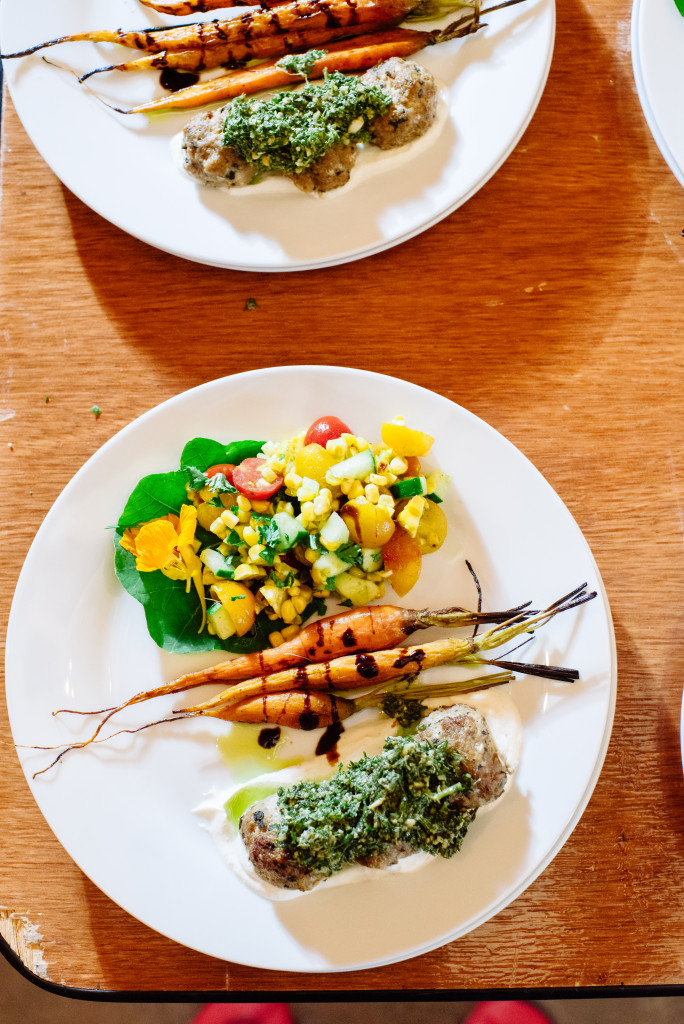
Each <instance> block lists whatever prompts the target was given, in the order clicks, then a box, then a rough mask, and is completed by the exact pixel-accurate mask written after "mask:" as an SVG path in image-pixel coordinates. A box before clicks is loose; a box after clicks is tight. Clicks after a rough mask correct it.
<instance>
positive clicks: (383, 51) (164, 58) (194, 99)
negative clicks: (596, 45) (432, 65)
mask: <svg viewBox="0 0 684 1024" xmlns="http://www.w3.org/2000/svg"><path fill="white" fill-rule="evenodd" d="M473 24H474V22H473V21H472V20H471V19H461V20H460V21H458V22H454V23H453V24H452V25H450V26H449V27H448V28H446V29H443V30H442V31H441V32H438V31H432V32H420V31H417V30H415V29H408V28H394V29H386V30H385V31H380V30H378V31H377V32H374V33H372V34H368V35H360V36H357V37H356V38H354V39H352V40H351V41H350V40H349V36H350V32H349V30H342V32H343V33H344V36H345V39H344V40H342V41H341V42H332V43H331V42H329V40H330V35H324V34H323V33H324V32H325V31H327V30H323V31H322V32H321V35H320V38H319V37H318V36H317V34H316V33H313V32H309V31H308V30H307V32H306V33H305V34H303V36H302V39H303V38H304V36H305V38H306V42H305V43H304V46H302V44H301V43H300V42H299V41H298V40H297V39H296V38H295V37H294V36H293V35H292V34H290V35H287V36H267V37H265V38H263V39H259V40H254V41H253V43H250V44H235V45H233V46H231V47H230V48H229V50H228V49H227V48H222V49H221V51H219V50H218V49H214V50H212V51H208V52H203V53H202V54H201V55H200V52H199V51H194V52H193V51H186V52H185V53H177V54H164V55H158V56H157V57H143V58H141V59H139V60H135V61H129V62H128V63H126V64H118V65H112V66H110V67H105V68H98V69H97V71H98V72H99V71H132V70H144V69H150V68H153V67H156V68H158V67H169V66H172V67H177V68H182V69H183V70H187V71H192V70H201V69H202V68H206V67H217V66H219V65H221V64H226V63H229V62H230V61H232V62H234V63H239V62H240V60H244V59H249V56H256V53H255V48H256V49H258V50H259V55H260V56H263V57H266V56H268V55H269V53H267V51H275V53H274V57H275V59H273V60H271V61H268V62H267V63H264V64H260V65H257V66H256V67H252V68H248V69H246V70H244V71H238V72H233V73H232V74H229V75H223V76H221V77H219V78H212V79H209V80H208V81H206V82H198V83H197V84H196V85H190V86H188V87H187V88H186V89H179V90H178V91H177V92H174V93H173V94H172V95H171V96H162V97H161V98H160V99H158V100H152V101H150V102H149V103H141V104H139V105H138V106H136V107H131V108H129V109H128V110H123V109H121V108H118V107H117V108H116V109H117V111H118V112H119V113H122V114H140V113H155V112H162V111H166V110H186V109H190V108H195V107H201V106H204V105H205V104H208V103H218V102H221V101H223V100H228V99H232V98H234V97H235V96H240V95H242V94H250V93H255V92H261V91H262V90H264V89H277V88H280V87H282V86H287V85H291V84H293V83H294V82H298V81H301V80H302V79H303V78H304V76H303V75H293V74H290V73H288V72H286V71H284V70H283V69H282V68H281V67H279V66H278V63H277V60H278V59H279V58H280V57H282V56H284V55H285V54H286V53H292V52H297V51H298V50H302V49H303V48H306V47H308V48H313V47H315V46H317V45H324V46H325V48H326V54H325V56H324V57H321V58H320V59H319V60H317V61H315V62H314V63H313V64H312V66H311V69H310V70H309V71H307V74H306V78H308V79H312V80H313V79H316V78H322V77H323V75H324V73H325V72H326V71H327V72H332V71H365V70H366V69H367V68H371V67H375V65H376V64H380V63H381V62H382V61H384V60H388V59H389V58H390V57H410V56H411V55H412V54H414V53H418V51H419V50H422V49H424V48H425V47H426V46H434V45H435V44H437V43H442V42H446V40H448V39H455V38H457V37H459V36H463V35H468V34H469V33H471V32H473V31H474V30H475V29H474V28H473ZM247 45H249V47H250V50H249V54H246V56H243V54H245V53H246V47H247ZM229 56H230V60H228V57H229ZM224 58H226V59H224ZM207 61H208V62H209V63H207ZM95 73H96V72H89V74H95ZM88 77H89V75H84V76H83V78H82V79H81V81H84V79H85V78H88Z"/></svg>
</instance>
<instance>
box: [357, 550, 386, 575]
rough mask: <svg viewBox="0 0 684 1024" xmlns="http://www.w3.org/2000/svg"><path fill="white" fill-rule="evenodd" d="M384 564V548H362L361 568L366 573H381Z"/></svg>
mask: <svg viewBox="0 0 684 1024" xmlns="http://www.w3.org/2000/svg"><path fill="white" fill-rule="evenodd" d="M383 562H384V559H383V557H382V548H361V568H362V569H363V571H364V572H379V571H380V569H382V566H383Z"/></svg>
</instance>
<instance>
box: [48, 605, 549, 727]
mask: <svg viewBox="0 0 684 1024" xmlns="http://www.w3.org/2000/svg"><path fill="white" fill-rule="evenodd" d="M529 604H530V602H529V601H527V602H526V603H525V604H520V605H518V606H517V607H515V608H508V609H506V610H505V611H491V612H483V611H477V612H473V611H468V610H467V609H466V608H461V607H459V606H454V607H451V608H437V609H433V610H430V609H428V608H424V609H413V608H399V607H398V606H396V605H368V606H366V607H361V608H352V609H350V610H349V611H345V612H340V613H339V614H337V615H329V616H327V617H326V618H323V619H317V620H316V622H312V623H309V625H307V626H304V628H303V629H302V630H300V632H299V633H298V634H297V636H295V637H293V638H292V639H291V640H288V641H287V642H286V643H284V644H280V645H279V646H278V647H271V648H268V649H267V650H265V651H254V652H253V653H251V654H243V655H241V656H239V657H236V658H230V659H228V660H227V661H222V662H220V663H219V664H218V665H212V666H211V667H210V668H206V669H202V670H201V671H199V672H191V673H189V674H187V675H183V676H181V677H180V678H179V679H176V680H174V681H173V682H171V683H166V684H164V685H163V686H158V687H155V688H154V689H152V690H145V691H143V692H142V693H137V694H136V695H135V696H134V697H131V698H130V699H129V700H127V701H125V702H124V703H123V704H120V705H118V706H117V707H111V708H102V709H101V710H99V711H79V710H74V709H71V708H60V709H59V710H58V711H55V712H53V714H55V715H59V714H65V713H70V714H77V715H90V714H97V715H100V714H107V718H106V719H104V721H103V722H101V723H100V728H101V727H102V725H104V723H105V722H106V721H107V720H108V719H109V718H110V717H111V716H112V715H113V714H116V712H117V711H121V710H123V708H127V707H130V705H132V704H139V703H140V702H141V701H146V700H150V699H151V698H153V697H162V696H168V695H169V694H172V693H181V692H183V691H185V690H191V689H193V688H195V687H197V686H205V685H206V684H208V683H227V682H230V683H238V682H242V681H243V680H245V679H251V678H252V677H254V676H256V675H268V674H269V673H271V672H280V671H282V670H283V669H287V668H291V667H292V666H297V665H301V664H303V663H307V662H319V661H329V660H330V659H331V658H334V657H337V656H338V655H339V654H342V653H343V652H346V653H352V652H358V651H364V652H367V651H377V650H379V649H381V648H383V647H395V646H396V645H397V644H400V643H401V642H402V641H403V640H405V639H406V637H408V636H411V634H413V633H415V632H416V631H417V630H420V629H429V628H430V627H432V626H444V627H449V628H456V627H460V626H472V625H477V624H487V623H501V622H506V621H508V620H510V619H511V618H512V617H513V616H516V615H521V614H523V613H525V610H526V609H528V608H529ZM98 732H99V729H98Z"/></svg>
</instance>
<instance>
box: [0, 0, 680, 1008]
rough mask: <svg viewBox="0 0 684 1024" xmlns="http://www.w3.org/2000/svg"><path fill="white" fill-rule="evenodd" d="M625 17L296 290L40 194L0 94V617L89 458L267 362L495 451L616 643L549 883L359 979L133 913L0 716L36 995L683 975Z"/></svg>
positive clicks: (653, 172)
mask: <svg viewBox="0 0 684 1024" xmlns="http://www.w3.org/2000/svg"><path fill="white" fill-rule="evenodd" d="M629 7H630V5H629V4H628V3H625V2H618V0H604V2H603V4H601V5H595V4H589V3H587V2H585V0H567V2H565V3H561V4H560V5H559V10H558V30H557V39H556V49H555V57H554V61H553V66H552V69H551V74H550V77H549V81H548V85H547V88H546V91H545V93H544V96H543V99H542V101H541V103H540V106H539V109H538V111H537V114H536V116H535V117H534V119H533V121H532V123H531V125H530V127H529V128H528V130H527V132H526V134H525V136H524V138H523V140H522V142H521V143H520V145H519V146H518V148H517V149H516V150H515V152H514V153H513V155H512V156H511V157H510V158H509V160H508V161H507V162H506V164H505V165H504V167H503V168H502V169H501V171H500V172H499V173H498V174H496V176H495V177H494V178H493V179H492V180H491V181H490V182H489V183H488V184H487V185H486V187H484V188H483V189H482V190H481V191H480V192H479V193H478V194H477V195H476V196H475V197H474V198H473V199H471V200H470V201H469V202H468V203H467V204H466V205H465V206H464V207H463V208H462V209H460V210H459V211H458V212H456V213H455V214H453V215H452V216H450V217H448V218H447V219H446V220H444V221H443V222H442V223H440V224H439V225H437V226H436V227H434V228H432V229H431V230H430V231H428V232H426V233H424V234H422V235H421V236H419V237H418V238H415V239H413V240H412V241H410V242H408V243H406V244H404V245H403V246H400V247H399V248H396V249H393V250H391V251H389V252H386V253H383V254H381V255H377V256H375V257H373V258H371V259H367V260H364V261H361V262H356V263H352V264H348V265H345V266H341V267H339V268H337V269H328V270H321V271H317V272H309V273H304V274H281V275H268V274H259V273H257V274H247V273H238V272H230V271H222V270H216V269H210V268H206V267H203V266H198V265H193V264H189V263H186V262H182V261H180V260H178V259H176V258H174V257H172V256H169V255H165V254H163V253H161V252H158V251H156V250H154V249H151V248H148V247H147V246H146V245H144V244H142V243H140V242H138V241H136V240H135V239H133V238H131V237H129V236H127V235H125V234H123V233H121V232H120V231H119V230H117V229H116V228H114V227H112V226H110V224H109V223H107V222H105V221H104V220H101V219H100V218H99V217H98V216H96V215H95V214H93V213H92V212H91V211H90V210H89V209H87V208H86V207H85V206H83V205H82V204H81V203H80V202H79V201H78V200H77V199H75V198H74V197H73V195H71V194H70V193H69V192H68V191H67V190H66V189H65V188H64V187H62V185H61V184H60V183H59V182H58V181H57V180H56V179H55V177H54V176H53V175H52V173H51V172H50V170H49V169H48V168H47V167H46V166H45V165H44V163H43V162H42V161H41V159H40V157H39V156H38V155H37V153H36V152H35V150H34V149H33V147H32V145H31V143H30V142H29V141H28V139H27V137H26V135H25V134H24V131H23V130H22V128H21V126H20V124H19V122H18V120H17V117H16V115H15V113H14V111H13V109H12V105H11V103H10V101H9V99H8V98H7V97H5V106H4V116H3V183H2V235H1V239H0V260H1V278H0V281H1V287H2V304H1V308H2V310H3V314H2V331H3V339H4V340H3V372H2V382H1V387H2V395H1V397H0V419H1V420H2V423H1V429H2V435H1V438H2V456H3V458H2V465H3V493H4V496H5V497H4V503H3V504H4V510H5V514H4V516H3V528H2V534H1V536H2V552H3V554H2V560H1V561H0V572H1V573H2V580H3V586H2V598H1V601H2V610H3V615H2V619H3V621H5V620H6V615H7V613H8V611H9V607H10V602H11V598H12V593H13V589H14V585H15V581H16V578H17V574H18V572H19V570H20V567H21V564H22V561H23V558H24V556H25V554H26V552H27V550H28V547H29V545H30V542H31V539H32V537H33V534H34V532H35V530H36V529H37V528H38V526H39V525H40V523H41V521H42V519H43V517H44V515H45V513H46V511H47V509H48V508H49V507H50V505H51V504H52V502H53V501H54V500H55V498H56V497H57V495H58V494H59V492H60V491H61V489H62V488H63V487H64V485H65V484H66V483H67V481H68V480H69V479H70V478H71V477H72V475H73V474H74V472H75V471H76V470H77V469H78V468H79V467H80V466H81V465H82V464H83V462H84V461H85V460H86V459H87V458H88V457H89V456H90V455H91V454H92V453H93V452H94V451H96V449H98V448H99V447H100V445H102V443H103V442H104V441H106V440H107V439H108V438H109V437H111V436H112V435H113V434H114V433H115V432H116V431H117V430H119V429H120V428H121V427H123V426H124V425H125V424H126V423H128V422H129V421H130V420H131V419H132V418H133V417H135V416H137V415H139V414H140V413H142V412H144V411H145V410H147V409H149V408H150V407H152V406H153V405H155V404H157V403H158V402H160V401H162V400H163V399H166V398H168V397H169V396H172V395H174V394H177V393H178V392H180V391H183V390H185V389H186V388H189V387H191V386H194V385H196V384H200V383H202V382H204V381H207V380H210V379H213V378H216V377H220V376H223V375H224V374H225V373H228V372H237V371H242V370H248V369H253V368H257V367H262V366H268V365H271V364H272V363H273V359H274V355H273V353H274V352H277V353H278V356H279V359H280V361H281V362H283V363H291V364H296V363H307V362H308V363H316V362H319V361H322V362H325V363H331V364H335V363H343V364H346V365H349V366H355V367H360V368H363V369H368V370H379V371H382V372H389V373H392V374H394V375H396V376H400V377H404V378H406V379H407V380H410V381H413V382H415V383H416V384H419V385H423V386H425V387H427V388H431V389H434V390H437V391H439V392H440V393H442V394H443V395H445V396H447V397H448V398H450V399H453V400H454V401H456V402H458V403H459V404H461V405H464V406H466V407H467V408H468V409H470V410H471V411H472V412H473V413H475V414H477V415H479V416H481V417H482V418H483V419H485V420H486V421H488V422H489V423H491V424H492V425H493V426H494V427H496V428H497V429H498V430H499V431H501V432H502V433H503V434H504V435H506V436H507V437H508V438H509V439H510V440H511V441H512V442H513V443H514V444H515V445H517V446H518V447H519V448H520V449H521V450H522V451H523V452H524V453H525V454H526V455H527V456H528V457H529V458H530V459H531V460H532V461H533V462H534V463H535V464H536V466H537V467H538V468H539V469H540V470H541V472H542V473H543V474H544V475H545V476H546V478H547V480H548V481H549V482H550V484H551V485H552V486H553V487H554V488H555V489H556V491H557V492H558V493H559V494H560V495H561V497H562V498H563V500H564V501H565V503H566V504H567V506H568V507H569V509H570V511H571V512H572V513H573V515H574V516H575V518H576V520H577V522H578V524H579V526H580V528H581V529H582V530H583V532H584V534H585V536H586V538H587V540H588V542H589V544H590V546H591V548H592V550H593V552H594V554H595V557H596V559H597V562H598V565H599V568H600V571H601V573H602V575H603V579H604V581H605V584H606V586H607V589H608V593H609V597H610V601H611V605H612V610H613V614H614V619H615V628H616V633H617V643H618V651H619V695H618V704H617V714H616V719H615V726H614V731H613V736H612V742H611V744H610V749H609V752H608V756H607V760H606V762H605V767H604V769H603V772H602V775H601V777H600V780H599V782H598V785H597V787H596V790H595V793H594V796H593V798H592V800H591V802H590V804H589V807H588V809H587V811H586V812H585V814H584V816H583V818H582V820H581V822H580V823H579V825H578V827H577V828H576V830H575V831H574V833H573V835H572V836H571V838H570V840H569V841H568V842H567V844H566V845H565V847H564V848H563V849H562V851H561V852H560V853H559V855H558V856H557V857H556V859H555V860H554V861H553V863H552V864H551V865H550V867H549V868H548V869H547V870H546V871H545V872H544V873H543V874H542V875H541V877H540V878H539V879H538V880H537V881H536V882H535V883H534V884H533V885H532V886H531V887H530V888H529V889H528V890H527V891H526V892H525V893H524V894H523V895H522V896H521V897H520V898H519V899H517V900H516V901H515V902H514V903H513V904H512V905H511V906H510V907H508V909H506V910H505V911H503V912H502V913H500V914H499V915H498V916H497V917H496V918H494V919H493V920H492V921H490V922H489V923H488V924H486V925H484V926H483V927H481V928H479V929H478V930H477V931H475V932H473V933H472V934H470V935H468V936H467V937H465V938H462V939H460V940H459V941H457V942H454V943H452V944H451V945H448V946H446V947H445V948H442V949H439V950H436V951H434V952H432V953H429V954H426V955H424V956H421V957H418V958H416V959H413V960H411V961H409V962H406V963H402V964H397V965H395V966H388V967H385V968H381V969H375V970H370V971H367V972H361V973H358V974H355V975H354V976H349V975H346V974H331V975H329V976H326V975H314V976H300V975H298V974H281V973H271V972H267V971H260V970H253V969H250V968H248V967H242V966H238V965H235V964H226V963H223V962H219V961H217V960H213V959H211V958H208V957H206V956H203V955H200V954H198V953H194V952H192V951H190V950H188V949H185V948H182V947H180V946H178V945H175V944H174V943H173V942H171V941H169V940H167V939H165V938H163V937H162V936H160V935H158V934H156V933H154V932H152V931H151V930H149V929H148V928H147V927H145V926H143V925H142V924H140V923H138V922H137V921H136V920H134V919H132V918H131V917H129V916H127V914H126V913H124V912H123V911H122V910H120V909H119V908H118V907H117V906H116V905H114V904H113V903H111V902H109V901H108V899H107V898H106V897H105V896H103V895H102V894H101V893H100V892H99V891H98V890H97V889H96V888H95V887H94V886H93V885H92V884H91V883H90V882H89V881H88V879H87V878H85V877H84V876H83V875H82V874H81V872H80V871H79V869H78V868H77V867H76V866H75V864H74V863H73V862H72V861H71V859H70V858H69V856H68V855H67V854H66V853H65V851H64V850H63V849H62V848H61V847H60V845H59V844H58V843H57V841H56V840H55V838H54V837H53V835H52V833H51V832H50V830H49V829H48V827H47V825H46V824H45V822H44V821H43V819H42V817H41V814H40V812H39V811H38V809H37V807H36V806H35V805H34V802H33V799H32V797H31V795H30V793H29V790H28V788H27V786H26V783H25V781H24V778H23V775H22V772H21V770H20V766H19V763H18V761H17V758H16V755H15V752H14V748H13V745H12V742H11V738H10V731H9V725H8V721H7V716H6V712H5V708H4V704H1V705H0V763H1V764H2V769H3V770H2V775H1V777H0V799H1V806H2V827H0V863H1V864H2V877H1V881H0V932H1V934H2V935H3V936H4V939H5V940H6V942H7V943H9V946H10V947H11V948H12V949H13V950H15V951H16V953H17V954H18V956H19V957H20V958H21V960H22V961H23V963H24V964H25V965H26V968H27V969H28V970H29V971H31V972H32V973H33V974H34V975H35V976H40V977H42V978H43V979H46V980H47V982H48V983H52V984H55V985H59V986H66V987H67V988H68V989H72V990H76V989H77V990H87V991H88V992H90V993H101V992H106V993H114V994H118V995H119V996H121V995H122V994H124V995H125V994H126V993H131V992H138V993H143V994H144V993H150V994H155V995H156V998H164V997H165V996H166V997H168V998H172V999H175V1000H177V999H181V998H183V997H184V996H183V994H184V993H186V994H187V993H191V994H194V995H195V997H196V998H197V997H199V998H205V997H208V994H210V993H214V994H216V993H219V994H221V996H222V997H224V998H235V999H241V998H242V999H244V998H245V993H255V994H256V995H257V996H263V993H271V994H272V996H273V998H278V997H279V996H280V995H281V994H283V995H285V996H288V997H290V998H291V997H292V994H293V993H297V994H298V995H299V996H302V997H304V998H316V997H320V995H321V993H326V992H328V993H333V994H334V997H337V998H340V997H341V996H342V994H346V993H350V992H352V991H355V992H360V993H362V994H363V995H365V996H366V997H372V996H373V995H377V993H379V992H382V993H401V995H402V997H404V996H405V995H406V994H408V993H409V992H413V991H417V992H420V993H421V994H422V995H423V996H425V995H426V994H427V995H429V996H432V995H436V996H454V995H456V996H458V995H459V994H468V995H470V997H471V998H472V997H473V994H474V995H475V997H476V996H477V994H478V992H481V991H482V990H502V991H523V990H530V991H531V992H533V993H535V994H541V993H543V992H546V993H548V992H549V991H550V990H553V991H555V992H556V994H558V993H559V992H562V993H567V992H570V993H572V992H574V991H579V992H586V991H587V990H589V991H590V992H591V993H592V994H596V993H602V992H611V991H615V990H619V991H621V992H624V991H627V992H630V991H631V992H634V991H636V990H637V989H639V988H642V987H644V986H658V991H659V992H663V991H665V990H668V991H670V990H675V989H674V987H675V986H679V985H682V984H683V983H684V915H683V914H682V909H681V908H682V905H683V902H684V799H683V783H682V764H681V756H680V739H679V717H680V703H681V695H682V682H683V679H684V672H683V669H684V643H682V633H681V632H680V630H681V629H682V627H683V626H684V545H683V542H682V538H683V536H684V525H683V524H684V515H683V512H682V508H683V503H684V454H683V451H682V441H683V440H684V400H683V396H684V298H683V296H684V238H683V237H682V234H683V232H682V228H684V193H682V190H681V188H680V186H679V185H678V184H677V182H676V180H675V179H674V177H673V176H672V174H671V173H670V171H669V170H668V168H667V166H666V165H665V163H664V161H663V159H662V158H661V156H660V154H659V152H658V150H657V149H656V146H655V144H654V142H653V140H652V138H651V135H650V134H649V131H648V128H647V126H646V124H645V121H644V119H643V116H642V112H641V109H640V106H639V103H638V99H637V95H636V90H635V86H634V81H633V77H632V68H631V61H630V52H629V16H630V10H629ZM437 268H438V269H437ZM250 296H253V297H256V298H257V300H258V304H259V308H258V311H257V312H251V313H250V312H246V311H245V310H244V307H245V300H246V299H247V298H248V297H250ZM190 297H192V308H191V306H190V303H189V299H190ZM341 297H342V298H343V299H344V301H342V302H341V301H340V298H341ZM196 309H201V311H202V312H201V325H200V327H199V329H198V324H197V321H196V319H195V315H196V314H195V312H194V310H196ZM295 322H296V323H297V325H298V326H297V330H296V331H293V330H292V329H291V328H290V327H288V326H287V325H289V324H293V323H295ZM190 338H191V339H192V344H189V343H188V342H189V339H190ZM426 351H427V352H429V353H431V354H432V358H430V357H428V358H426ZM94 404H96V405H98V406H99V407H100V408H101V410H102V414H101V415H100V416H99V417H98V418H95V416H93V414H92V413H91V411H90V410H91V406H93V405H94ZM623 986H624V988H623ZM198 994H199V996H198Z"/></svg>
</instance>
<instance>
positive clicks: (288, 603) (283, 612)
mask: <svg viewBox="0 0 684 1024" xmlns="http://www.w3.org/2000/svg"><path fill="white" fill-rule="evenodd" d="M296 616H297V612H296V610H295V606H294V602H293V601H292V600H291V599H290V598H289V597H288V598H286V599H285V600H284V601H283V603H282V604H281V606H280V617H281V619H283V620H284V621H285V622H292V621H293V619H295V618H296Z"/></svg>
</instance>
